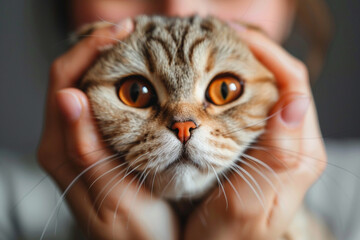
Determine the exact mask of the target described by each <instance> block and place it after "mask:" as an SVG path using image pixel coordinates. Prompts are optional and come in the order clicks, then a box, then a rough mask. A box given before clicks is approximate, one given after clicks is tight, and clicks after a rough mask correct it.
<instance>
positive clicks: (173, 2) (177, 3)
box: [161, 0, 207, 17]
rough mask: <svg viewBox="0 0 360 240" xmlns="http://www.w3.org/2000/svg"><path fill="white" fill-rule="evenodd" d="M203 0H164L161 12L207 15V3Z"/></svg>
mask: <svg viewBox="0 0 360 240" xmlns="http://www.w3.org/2000/svg"><path fill="white" fill-rule="evenodd" d="M202 2H203V0H164V1H163V4H162V8H161V14H162V15H166V16H174V17H176V16H178V17H184V16H190V15H194V14H197V15H202V16H205V15H206V12H207V11H206V4H203V3H202Z"/></svg>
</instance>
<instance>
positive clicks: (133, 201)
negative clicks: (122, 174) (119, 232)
mask: <svg viewBox="0 0 360 240" xmlns="http://www.w3.org/2000/svg"><path fill="white" fill-rule="evenodd" d="M148 165H149V164H148ZM147 168H148V166H146V168H145V170H144V171H143V173H142V174H141V176H140V178H139V180H141V178H142V180H141V182H140V184H139V186H138V188H137V190H136V193H135V196H134V198H133V200H132V203H131V206H130V212H129V215H128V220H127V224H126V226H127V227H126V228H127V229H128V226H129V223H130V217H131V215H132V210H133V208H134V203H135V202H136V198H137V196H138V194H139V191H140V189H141V187H142V186H143V184H144V182H145V180H146V178H147V176H148V175H149V173H150V171H147ZM144 173H145V174H144ZM115 216H116V215H114V217H115ZM115 220H116V217H115V218H114V222H115Z"/></svg>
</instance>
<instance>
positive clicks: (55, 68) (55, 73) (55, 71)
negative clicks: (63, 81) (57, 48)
mask: <svg viewBox="0 0 360 240" xmlns="http://www.w3.org/2000/svg"><path fill="white" fill-rule="evenodd" d="M62 74H64V64H63V62H62V60H61V57H59V58H57V59H55V60H54V62H53V63H52V64H51V67H50V77H51V79H56V78H58V77H60V76H61V75H62Z"/></svg>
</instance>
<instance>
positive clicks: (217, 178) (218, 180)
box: [209, 164, 229, 209]
mask: <svg viewBox="0 0 360 240" xmlns="http://www.w3.org/2000/svg"><path fill="white" fill-rule="evenodd" d="M209 166H210V167H211V168H212V170H213V172H214V174H215V177H216V180H217V182H218V184H219V187H220V188H221V191H222V192H223V194H224V198H225V203H226V209H228V207H229V202H228V199H227V196H226V193H225V189H224V186H223V184H222V183H221V181H220V178H219V176H218V174H217V173H216V170H215V168H214V167H213V166H212V165H210V164H209Z"/></svg>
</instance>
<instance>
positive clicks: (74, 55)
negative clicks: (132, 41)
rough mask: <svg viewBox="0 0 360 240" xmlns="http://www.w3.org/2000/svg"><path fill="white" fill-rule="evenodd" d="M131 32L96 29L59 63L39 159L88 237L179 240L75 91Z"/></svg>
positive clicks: (124, 26) (125, 25) (167, 213)
mask: <svg viewBox="0 0 360 240" xmlns="http://www.w3.org/2000/svg"><path fill="white" fill-rule="evenodd" d="M132 28H133V23H132V21H131V20H125V21H123V22H121V23H120V24H119V25H118V26H116V27H109V26H107V27H103V28H99V29H96V30H95V31H94V32H93V33H92V34H91V36H89V37H87V38H85V39H83V40H81V41H80V42H79V43H78V44H76V45H75V46H74V47H72V48H71V49H70V50H69V51H68V52H66V53H65V54H64V55H62V56H61V57H59V58H58V59H56V60H55V61H54V63H53V65H52V68H51V73H50V83H49V89H48V96H47V106H46V116H45V117H46V123H45V127H44V130H43V135H42V139H41V142H40V145H39V149H38V160H39V163H40V164H41V166H42V167H43V168H44V169H45V170H46V171H47V172H48V173H49V174H50V175H51V176H52V177H53V178H54V179H55V181H56V182H57V184H58V185H59V187H60V188H61V189H62V191H64V194H63V195H64V197H66V200H67V202H68V203H69V205H70V208H71V210H72V212H73V214H74V215H75V218H76V219H77V222H78V224H79V225H80V227H81V228H82V229H83V231H84V233H85V234H87V235H88V238H91V239H174V238H176V236H177V235H178V234H177V223H176V219H175V217H174V214H173V212H172V210H171V209H170V207H169V206H168V204H167V203H165V202H164V201H162V200H160V199H157V198H155V197H152V196H151V195H150V193H149V192H148V191H147V190H146V189H145V188H143V187H139V182H138V179H137V178H136V177H135V176H133V174H132V171H129V169H128V168H126V167H125V166H123V165H124V164H122V161H121V156H118V155H117V154H114V153H112V152H111V151H110V150H108V149H107V148H106V146H105V144H104V143H103V142H102V140H101V137H100V136H99V134H98V131H97V128H96V126H95V124H94V120H93V118H92V114H91V110H90V107H89V101H88V98H87V97H86V95H85V94H84V93H83V92H82V91H80V90H79V89H76V88H75V86H76V82H77V81H78V80H79V79H80V78H81V76H82V75H83V74H84V73H85V72H86V70H87V69H88V68H89V67H90V66H91V64H92V63H93V62H94V61H95V59H96V58H97V56H98V55H99V53H100V50H99V49H100V48H101V47H104V46H107V45H109V44H110V45H111V44H115V43H116V42H117V39H123V38H125V37H126V36H127V35H128V33H129V32H130V31H132ZM55 211H56V209H54V213H55ZM155 219H156V221H154V220H155ZM44 231H46V227H45V230H44Z"/></svg>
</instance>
